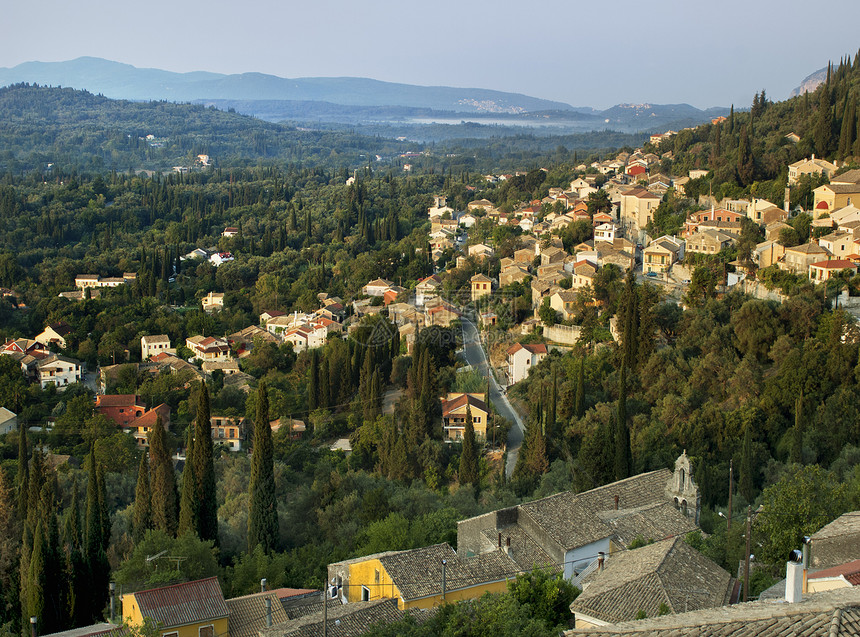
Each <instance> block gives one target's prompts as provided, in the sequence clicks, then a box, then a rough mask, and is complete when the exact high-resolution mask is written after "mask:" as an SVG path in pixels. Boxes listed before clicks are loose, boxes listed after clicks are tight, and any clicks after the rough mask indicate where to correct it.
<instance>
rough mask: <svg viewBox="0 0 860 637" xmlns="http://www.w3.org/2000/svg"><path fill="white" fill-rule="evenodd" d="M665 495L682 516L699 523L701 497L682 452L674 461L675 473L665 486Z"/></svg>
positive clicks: (688, 462) (689, 465) (689, 464)
mask: <svg viewBox="0 0 860 637" xmlns="http://www.w3.org/2000/svg"><path fill="white" fill-rule="evenodd" d="M666 495H667V496H668V497H669V498H670V499H671V501H672V503H673V504H674V505H675V508H676V509H678V510H679V511H680V512H681V513H683V514H684V515H686V516H688V517H691V518H693V519H694V520H695V521H696V524H698V523H699V513H700V511H701V495H700V494H699V487H698V486H696V483H695V482H694V481H693V465H692V463H691V462H690V458H689V457H688V456H687V450H686V449H685V450H684V453H682V454H681V455H680V456H678V459H677V460H675V471H674V473H672V477H671V478H669V483H668V484H667V485H666Z"/></svg>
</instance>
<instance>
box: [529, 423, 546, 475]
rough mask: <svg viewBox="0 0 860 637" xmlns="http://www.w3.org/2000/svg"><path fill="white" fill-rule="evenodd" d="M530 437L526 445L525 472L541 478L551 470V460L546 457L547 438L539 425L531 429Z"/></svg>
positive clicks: (536, 424)
mask: <svg viewBox="0 0 860 637" xmlns="http://www.w3.org/2000/svg"><path fill="white" fill-rule="evenodd" d="M527 433H528V434H530V435H529V438H528V442H527V444H526V449H525V453H526V462H525V470H526V473H528V474H529V475H531V476H535V477H537V476H540V475H543V474H544V473H546V472H547V471H548V470H549V460H548V459H547V456H546V438H545V437H544V434H543V431H542V430H541V427H540V425H539V423H535V424H534V425H533V426H531V427H529V431H528V432H527Z"/></svg>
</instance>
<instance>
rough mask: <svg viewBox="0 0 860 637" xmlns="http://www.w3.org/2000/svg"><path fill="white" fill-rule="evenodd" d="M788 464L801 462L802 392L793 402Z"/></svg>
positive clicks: (801, 391)
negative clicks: (792, 422)
mask: <svg viewBox="0 0 860 637" xmlns="http://www.w3.org/2000/svg"><path fill="white" fill-rule="evenodd" d="M791 434H792V440H791V454H790V457H789V461H790V462H797V463H799V462H802V461H803V390H802V389H801V390H800V394H798V396H797V400H795V401H794V427H793V428H792V432H791Z"/></svg>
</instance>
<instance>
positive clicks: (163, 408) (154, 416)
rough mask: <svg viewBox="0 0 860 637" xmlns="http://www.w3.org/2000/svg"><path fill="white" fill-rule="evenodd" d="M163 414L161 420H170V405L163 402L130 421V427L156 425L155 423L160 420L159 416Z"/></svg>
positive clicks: (164, 421) (166, 421) (165, 421)
mask: <svg viewBox="0 0 860 637" xmlns="http://www.w3.org/2000/svg"><path fill="white" fill-rule="evenodd" d="M159 416H161V420H162V422H163V423H165V426H166V424H167V423H169V422H170V407H168V406H167V405H165V404H164V403H161V404H160V405H159V406H158V407H153V408H152V409H150V410H149V411H147V412H146V413H144V414H143V415H141V416H138V417H137V418H135V419H134V420H132V421H131V422H130V423H128V426H129V427H155V423H156V421H157V420H158V417H159Z"/></svg>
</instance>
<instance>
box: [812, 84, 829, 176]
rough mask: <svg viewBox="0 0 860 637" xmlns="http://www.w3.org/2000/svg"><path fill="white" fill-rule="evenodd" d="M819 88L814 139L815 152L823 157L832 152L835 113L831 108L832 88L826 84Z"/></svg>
mask: <svg viewBox="0 0 860 637" xmlns="http://www.w3.org/2000/svg"><path fill="white" fill-rule="evenodd" d="M828 86H829V85H828ZM818 90H819V91H820V92H821V94H820V96H819V99H818V112H817V113H816V116H815V127H814V129H813V132H812V139H813V144H814V146H815V152H816V153H818V155H819V156H820V157H821V158H822V159H823V158H824V157H826V156H827V154H828V153H829V152H830V145H831V138H832V136H833V113H832V112H831V108H830V89H829V88H828V87H827V86H824V87H821V88H819V89H818Z"/></svg>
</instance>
